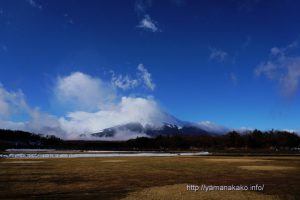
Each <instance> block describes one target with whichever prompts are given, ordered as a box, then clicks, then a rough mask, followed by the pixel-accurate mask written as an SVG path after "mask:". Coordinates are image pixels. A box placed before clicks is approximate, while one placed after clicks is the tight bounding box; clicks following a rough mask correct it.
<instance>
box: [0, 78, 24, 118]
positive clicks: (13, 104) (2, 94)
mask: <svg viewBox="0 0 300 200" xmlns="http://www.w3.org/2000/svg"><path fill="white" fill-rule="evenodd" d="M27 109H28V106H27V104H26V102H25V97H24V94H23V92H22V91H20V90H19V91H17V92H14V91H11V92H10V91H7V90H6V89H5V88H4V87H3V86H2V84H0V118H7V117H10V116H11V115H12V114H15V113H18V112H21V111H25V110H27Z"/></svg>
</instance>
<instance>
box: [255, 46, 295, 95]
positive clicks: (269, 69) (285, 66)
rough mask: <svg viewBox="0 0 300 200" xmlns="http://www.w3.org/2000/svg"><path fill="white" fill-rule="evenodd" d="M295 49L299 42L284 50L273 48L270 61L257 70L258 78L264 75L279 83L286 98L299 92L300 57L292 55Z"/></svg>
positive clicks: (260, 65)
mask: <svg viewBox="0 0 300 200" xmlns="http://www.w3.org/2000/svg"><path fill="white" fill-rule="evenodd" d="M295 48H298V42H297V41H296V42H293V43H291V44H289V45H288V46H286V47H284V48H278V47H273V48H271V50H270V57H269V59H268V60H267V61H264V62H262V63H260V64H259V65H258V67H257V68H256V69H255V74H256V76H261V75H264V76H266V77H267V78H268V79H269V80H274V81H277V82H278V83H279V85H280V88H281V91H282V93H283V94H284V95H286V96H291V95H293V94H294V93H295V92H296V91H297V89H298V84H299V79H300V55H298V54H293V53H292V51H293V50H294V49H295Z"/></svg>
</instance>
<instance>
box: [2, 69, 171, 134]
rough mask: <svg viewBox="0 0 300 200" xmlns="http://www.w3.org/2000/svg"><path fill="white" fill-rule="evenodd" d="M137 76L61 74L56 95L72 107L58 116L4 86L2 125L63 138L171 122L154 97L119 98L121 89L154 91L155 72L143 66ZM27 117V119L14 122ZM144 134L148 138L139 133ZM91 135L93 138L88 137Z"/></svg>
mask: <svg viewBox="0 0 300 200" xmlns="http://www.w3.org/2000/svg"><path fill="white" fill-rule="evenodd" d="M136 76H137V78H136V80H131V79H130V78H129V75H128V76H123V75H119V76H116V75H115V74H113V75H112V79H111V81H104V80H102V79H100V78H98V77H93V76H90V75H88V74H85V73H83V72H73V73H71V74H69V75H67V76H59V77H57V79H56V81H55V84H54V86H53V90H52V91H53V96H54V98H55V99H56V102H57V103H58V104H59V106H62V107H63V108H67V110H69V112H68V113H66V114H65V115H63V116H54V115H51V114H48V113H45V112H42V111H41V110H40V109H39V108H35V107H30V106H29V105H28V104H27V102H26V99H25V95H24V94H23V92H22V91H21V90H18V91H8V90H7V89H5V88H4V86H2V85H0V127H1V128H6V129H13V130H17V129H18V130H24V131H31V132H35V133H43V134H51V135H56V136H58V137H61V138H64V139H78V138H79V136H80V135H81V134H86V135H88V134H90V133H96V132H99V131H101V130H103V129H105V128H110V127H113V126H117V125H120V124H127V123H130V122H139V123H141V124H142V125H144V126H145V125H152V126H162V125H163V122H166V121H168V120H171V118H169V116H168V115H166V114H165V113H164V112H162V110H161V109H160V107H159V105H158V104H157V103H156V101H155V100H154V99H153V98H144V97H129V96H120V94H118V90H117V89H118V88H119V89H130V88H134V87H137V86H144V87H146V88H147V89H149V90H154V88H155V84H154V83H153V81H152V79H151V74H150V73H149V71H148V70H147V69H146V68H145V67H144V65H142V64H140V65H138V67H137V73H136ZM18 115H26V120H23V121H22V120H21V121H16V120H14V119H15V117H16V116H18ZM137 136H139V135H137V134H136V133H130V132H122V133H118V134H117V135H116V136H115V137H114V138H113V139H130V138H135V137H137ZM140 136H145V135H144V134H143V133H140ZM87 139H88V138H87Z"/></svg>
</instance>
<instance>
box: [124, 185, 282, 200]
mask: <svg viewBox="0 0 300 200" xmlns="http://www.w3.org/2000/svg"><path fill="white" fill-rule="evenodd" d="M140 199H144V200H147V199H151V200H161V199H163V200H183V199H188V200H196V199H201V200H220V199H222V200H243V199H251V200H279V197H277V196H276V195H266V194H261V193H257V192H248V191H210V192H205V191H197V192H193V191H187V190H186V184H176V185H168V186H161V187H150V188H146V189H143V190H141V191H138V192H133V193H130V194H128V196H127V197H125V198H123V199H122V200H140Z"/></svg>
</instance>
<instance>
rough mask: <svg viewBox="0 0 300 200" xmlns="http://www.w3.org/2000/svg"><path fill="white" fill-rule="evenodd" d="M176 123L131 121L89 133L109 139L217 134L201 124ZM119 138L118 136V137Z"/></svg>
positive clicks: (98, 137)
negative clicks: (127, 136)
mask: <svg viewBox="0 0 300 200" xmlns="http://www.w3.org/2000/svg"><path fill="white" fill-rule="evenodd" d="M178 122H179V123H178V124H170V123H164V124H163V126H160V127H158V126H153V125H148V124H147V125H145V126H143V125H142V124H141V123H138V122H133V123H127V124H124V125H119V126H115V127H111V128H107V129H104V130H102V131H100V132H97V133H93V134H91V136H92V138H93V139H111V138H115V137H116V136H117V135H118V136H120V135H123V136H124V135H136V136H144V137H156V136H158V135H163V136H173V135H203V134H205V135H217V134H220V131H217V132H215V131H213V130H212V129H208V128H207V127H205V129H203V128H201V125H199V124H196V123H189V122H183V121H179V120H178ZM118 138H119V137H118Z"/></svg>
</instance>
